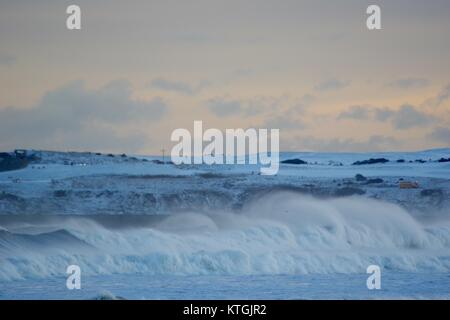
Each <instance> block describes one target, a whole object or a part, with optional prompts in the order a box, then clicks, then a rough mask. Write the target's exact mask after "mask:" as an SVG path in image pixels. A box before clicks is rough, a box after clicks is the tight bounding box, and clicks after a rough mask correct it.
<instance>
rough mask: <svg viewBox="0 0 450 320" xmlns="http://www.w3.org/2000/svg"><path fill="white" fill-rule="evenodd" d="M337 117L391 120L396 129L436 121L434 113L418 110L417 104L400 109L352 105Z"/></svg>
mask: <svg viewBox="0 0 450 320" xmlns="http://www.w3.org/2000/svg"><path fill="white" fill-rule="evenodd" d="M337 119H356V120H377V121H381V122H385V121H391V122H392V125H393V126H394V127H395V128H396V129H401V130H404V129H410V128H414V127H422V126H427V125H431V124H433V123H435V122H436V121H437V119H436V118H435V117H433V116H432V115H429V114H427V113H425V112H422V111H420V110H418V109H417V108H416V107H415V106H412V105H409V104H404V105H402V106H401V107H400V108H399V109H398V110H395V109H391V108H387V107H384V108H376V107H371V106H366V105H363V106H351V107H349V108H348V109H347V110H346V111H344V112H341V113H340V114H339V115H338V116H337Z"/></svg>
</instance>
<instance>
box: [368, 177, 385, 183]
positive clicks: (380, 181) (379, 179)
mask: <svg viewBox="0 0 450 320" xmlns="http://www.w3.org/2000/svg"><path fill="white" fill-rule="evenodd" d="M383 182H384V180H383V179H381V178H375V179H369V180H367V182H366V184H373V183H383Z"/></svg>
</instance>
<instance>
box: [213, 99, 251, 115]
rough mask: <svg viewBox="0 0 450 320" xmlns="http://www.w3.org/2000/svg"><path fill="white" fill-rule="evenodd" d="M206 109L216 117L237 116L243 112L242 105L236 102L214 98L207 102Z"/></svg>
mask: <svg viewBox="0 0 450 320" xmlns="http://www.w3.org/2000/svg"><path fill="white" fill-rule="evenodd" d="M207 106H208V109H209V110H210V111H211V112H212V113H214V114H215V115H216V116H218V117H229V116H233V115H238V114H240V113H241V112H242V111H243V109H244V108H243V106H242V103H241V102H240V101H238V100H228V99H226V98H214V99H210V100H208V101H207Z"/></svg>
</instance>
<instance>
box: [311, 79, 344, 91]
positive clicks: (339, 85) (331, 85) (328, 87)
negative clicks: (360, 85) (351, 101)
mask: <svg viewBox="0 0 450 320" xmlns="http://www.w3.org/2000/svg"><path fill="white" fill-rule="evenodd" d="M349 85H350V81H342V80H339V79H336V78H333V79H328V80H326V81H323V82H321V83H319V84H318V85H317V86H316V87H315V89H316V90H317V91H332V90H339V89H343V88H345V87H348V86H349Z"/></svg>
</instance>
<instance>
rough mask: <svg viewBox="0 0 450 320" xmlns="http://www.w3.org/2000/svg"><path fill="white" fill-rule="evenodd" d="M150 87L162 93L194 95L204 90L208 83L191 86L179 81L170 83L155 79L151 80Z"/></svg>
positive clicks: (165, 80)
mask: <svg viewBox="0 0 450 320" xmlns="http://www.w3.org/2000/svg"><path fill="white" fill-rule="evenodd" d="M150 85H151V86H152V87H153V88H157V89H160V90H164V91H172V92H177V93H181V94H185V95H194V94H196V93H198V92H199V91H200V90H202V89H203V88H205V87H206V86H208V83H207V82H206V81H203V82H200V83H198V84H197V85H195V86H193V85H190V84H189V83H185V82H181V81H171V80H167V79H164V78H156V79H153V80H152V82H151V83H150Z"/></svg>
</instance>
